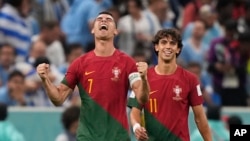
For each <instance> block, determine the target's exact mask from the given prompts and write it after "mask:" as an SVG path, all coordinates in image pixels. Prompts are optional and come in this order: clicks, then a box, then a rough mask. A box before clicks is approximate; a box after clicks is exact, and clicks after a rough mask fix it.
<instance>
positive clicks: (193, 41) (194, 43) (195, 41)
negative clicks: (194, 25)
mask: <svg viewBox="0 0 250 141" xmlns="http://www.w3.org/2000/svg"><path fill="white" fill-rule="evenodd" d="M191 42H192V43H193V45H194V47H195V48H199V47H200V44H201V39H199V38H195V37H193V38H191Z"/></svg>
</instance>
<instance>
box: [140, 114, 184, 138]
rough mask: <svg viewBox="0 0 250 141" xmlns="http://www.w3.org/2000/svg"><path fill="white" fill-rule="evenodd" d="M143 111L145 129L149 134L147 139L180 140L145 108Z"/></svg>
mask: <svg viewBox="0 0 250 141" xmlns="http://www.w3.org/2000/svg"><path fill="white" fill-rule="evenodd" d="M144 113H145V124H146V130H147V132H148V135H149V141H181V139H180V138H178V137H177V136H176V135H174V134H173V133H172V132H171V131H170V130H168V129H167V128H166V127H165V126H163V125H162V124H161V123H160V122H159V121H158V120H157V119H156V118H155V117H154V116H153V115H151V114H150V113H149V112H148V111H147V110H144Z"/></svg>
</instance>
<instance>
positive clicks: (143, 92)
mask: <svg viewBox="0 0 250 141" xmlns="http://www.w3.org/2000/svg"><path fill="white" fill-rule="evenodd" d="M136 66H137V70H138V72H139V73H140V75H141V80H138V81H136V82H134V83H133V84H132V90H133V91H134V93H135V95H136V98H137V101H138V102H139V104H141V105H143V104H145V103H146V102H147V101H148V99H149V91H150V90H149V84H148V81H147V69H148V64H147V63H146V62H137V63H136Z"/></svg>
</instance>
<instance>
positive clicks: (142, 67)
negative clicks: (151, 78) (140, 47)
mask: <svg viewBox="0 0 250 141" xmlns="http://www.w3.org/2000/svg"><path fill="white" fill-rule="evenodd" d="M136 66H137V70H138V72H139V73H140V74H141V77H144V78H145V77H146V75H147V70H148V64H147V63H146V62H137V63H136Z"/></svg>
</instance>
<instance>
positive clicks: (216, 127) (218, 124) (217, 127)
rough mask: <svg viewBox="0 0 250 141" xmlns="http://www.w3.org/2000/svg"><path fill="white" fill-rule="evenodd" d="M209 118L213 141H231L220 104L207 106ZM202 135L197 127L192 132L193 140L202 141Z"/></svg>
mask: <svg viewBox="0 0 250 141" xmlns="http://www.w3.org/2000/svg"><path fill="white" fill-rule="evenodd" d="M206 113H207V119H208V124H209V126H210V130H211V132H212V136H213V139H212V140H213V141H229V131H228V130H227V129H226V128H225V127H226V123H225V122H224V121H222V119H221V107H220V106H208V107H207V112H206ZM201 140H202V137H201V135H200V133H199V131H198V130H197V129H196V130H194V131H193V133H192V134H191V141H201Z"/></svg>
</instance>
